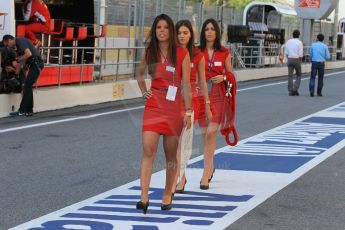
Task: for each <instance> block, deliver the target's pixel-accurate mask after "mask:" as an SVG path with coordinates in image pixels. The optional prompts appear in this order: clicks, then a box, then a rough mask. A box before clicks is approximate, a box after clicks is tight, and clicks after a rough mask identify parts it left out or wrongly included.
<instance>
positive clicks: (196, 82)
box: [175, 20, 212, 193]
mask: <svg viewBox="0 0 345 230" xmlns="http://www.w3.org/2000/svg"><path fill="white" fill-rule="evenodd" d="M176 32H177V43H178V44H179V45H180V46H181V47H184V48H187V49H188V52H189V56H190V57H191V72H190V84H191V89H192V108H193V112H194V121H196V120H197V119H198V117H199V111H200V105H199V98H198V91H199V90H198V89H199V88H200V89H201V94H202V96H203V98H205V101H210V100H209V98H208V93H207V84H206V80H205V58H204V55H203V53H202V52H200V50H199V49H198V48H197V47H195V46H194V32H193V27H192V24H191V23H190V21H188V20H181V21H178V22H177V23H176ZM203 107H205V111H206V116H207V118H208V119H212V113H211V109H210V104H209V103H208V104H206V106H203ZM189 141H190V142H192V140H189ZM178 158H179V159H180V156H178ZM186 183H187V180H186V176H185V174H183V176H182V177H181V178H180V182H179V183H178V184H177V186H176V190H175V192H176V193H183V192H184V187H185V185H186Z"/></svg>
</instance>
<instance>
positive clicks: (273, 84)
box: [0, 71, 345, 133]
mask: <svg viewBox="0 0 345 230" xmlns="http://www.w3.org/2000/svg"><path fill="white" fill-rule="evenodd" d="M341 73H345V71H340V72H335V73H329V74H325V76H333V75H337V74H341ZM341 77H342V76H341ZM307 79H309V78H303V79H302V80H307ZM281 84H287V82H286V81H281V82H275V83H270V84H265V85H259V86H254V87H248V88H244V89H239V90H237V92H243V91H248V90H253V89H259V88H264V87H269V86H275V85H281ZM143 108H144V106H138V107H134V108H127V109H121V110H115V111H109V112H105V113H95V114H91V115H88V116H80V117H73V118H67V119H60V120H55V121H49V122H42V123H36V124H32V125H24V126H18V127H14V128H8V129H0V133H8V132H13V131H18V130H23V129H29V128H36V127H41V126H47V125H54V124H59V123H64V122H70V121H76V120H82V119H90V118H95V117H100V116H107V115H111V114H116V113H122V112H129V111H132V110H138V109H143Z"/></svg>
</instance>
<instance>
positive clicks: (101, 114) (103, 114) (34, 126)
mask: <svg viewBox="0 0 345 230" xmlns="http://www.w3.org/2000/svg"><path fill="white" fill-rule="evenodd" d="M142 108H144V106H138V107H133V108H128V109H120V110H115V111H110V112H105V113H95V114H91V115H88V116H79V117H73V118H67V119H61V120H55V121H48V122H42V123H37V124H32V125H25V126H19V127H15V128H8V129H0V133H7V132H12V131H18V130H22V129H29V128H36V127H41V126H46V125H54V124H59V123H64V122H69V121H76V120H82V119H90V118H95V117H100V116H106V115H111V114H116V113H122V112H128V111H132V110H138V109H142Z"/></svg>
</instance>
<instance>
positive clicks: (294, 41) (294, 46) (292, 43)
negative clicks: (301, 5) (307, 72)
mask: <svg viewBox="0 0 345 230" xmlns="http://www.w3.org/2000/svg"><path fill="white" fill-rule="evenodd" d="M299 35H300V32H299V30H294V31H293V33H292V37H293V38H291V39H289V40H288V41H287V42H286V44H285V52H284V53H285V55H286V56H287V59H288V62H287V65H288V71H289V73H288V74H289V75H288V91H289V96H299V93H298V89H299V86H300V84H301V76H302V67H301V64H302V57H303V44H302V42H301V41H300V40H299V39H298V38H299ZM294 70H295V71H296V80H295V81H293V72H294Z"/></svg>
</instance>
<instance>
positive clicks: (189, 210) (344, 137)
mask: <svg viewBox="0 0 345 230" xmlns="http://www.w3.org/2000/svg"><path fill="white" fill-rule="evenodd" d="M344 146H345V103H342V104H339V105H336V106H333V107H331V108H328V109H326V110H323V111H321V112H318V113H315V114H312V115H310V116H307V117H304V118H302V119H299V120H296V121H293V122H291V123H288V124H286V125H283V126H279V127H277V128H274V129H272V130H269V131H266V132H264V133H261V134H258V135H256V136H254V137H251V138H248V139H246V140H243V141H241V142H239V144H238V145H237V146H236V147H228V146H226V147H223V148H221V149H219V150H217V152H216V155H215V167H216V172H215V176H214V179H213V180H212V183H211V185H210V189H209V190H208V191H201V190H200V189H199V181H200V178H201V176H202V165H203V159H202V156H199V157H197V158H194V159H192V160H191V161H190V163H189V167H188V170H187V173H186V175H187V177H188V183H187V185H186V192H185V193H184V194H176V196H175V198H174V202H173V209H172V210H171V211H161V210H160V203H161V197H162V193H163V188H164V184H163V183H164V180H165V171H160V172H157V173H155V174H154V175H153V177H152V184H151V186H152V187H151V188H150V207H149V210H148V214H147V215H143V214H142V213H141V212H140V211H139V210H136V209H135V204H136V202H137V201H138V200H139V199H140V187H139V184H140V182H139V180H136V181H133V182H131V183H128V184H126V185H123V186H121V187H118V188H115V189H113V190H110V191H108V192H105V193H103V194H100V195H97V196H95V197H92V198H90V199H87V200H84V201H82V202H80V203H77V204H74V205H71V206H69V207H66V208H64V209H61V210H59V211H56V212H53V213H51V214H48V215H45V216H43V217H40V218H37V219H35V220H32V221H29V222H27V223H24V224H22V225H19V226H17V227H14V228H13V230H16V229H18V230H23V229H30V230H48V229H49V230H55V229H56V230H57V229H83V230H86V229H90V230H91V229H92V230H99V229H105V230H107V229H109V230H110V229H123V230H143V229H145V230H153V229H171V228H172V226H173V228H174V229H186V230H188V229H189V230H192V229H198V230H199V229H201V230H203V229H224V228H226V227H228V226H229V225H230V224H232V223H233V222H234V221H236V220H237V219H239V218H240V217H241V216H243V215H244V214H246V213H247V212H249V211H250V210H252V209H253V208H255V207H256V206H258V205H259V204H260V203H262V202H264V201H265V200H266V199H268V198H269V197H271V196H272V195H273V194H275V193H276V192H278V191H279V190H281V189H282V188H284V187H285V186H287V185H289V184H290V183H291V182H293V181H295V180H296V179H297V178H299V177H300V176H302V175H303V174H305V173H306V172H307V171H309V170H310V169H312V168H313V167H315V166H316V165H318V164H319V163H321V162H322V161H324V160H325V159H326V158H328V157H330V156H332V155H333V154H334V153H336V152H337V151H339V150H340V149H341V148H343V147H344Z"/></svg>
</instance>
